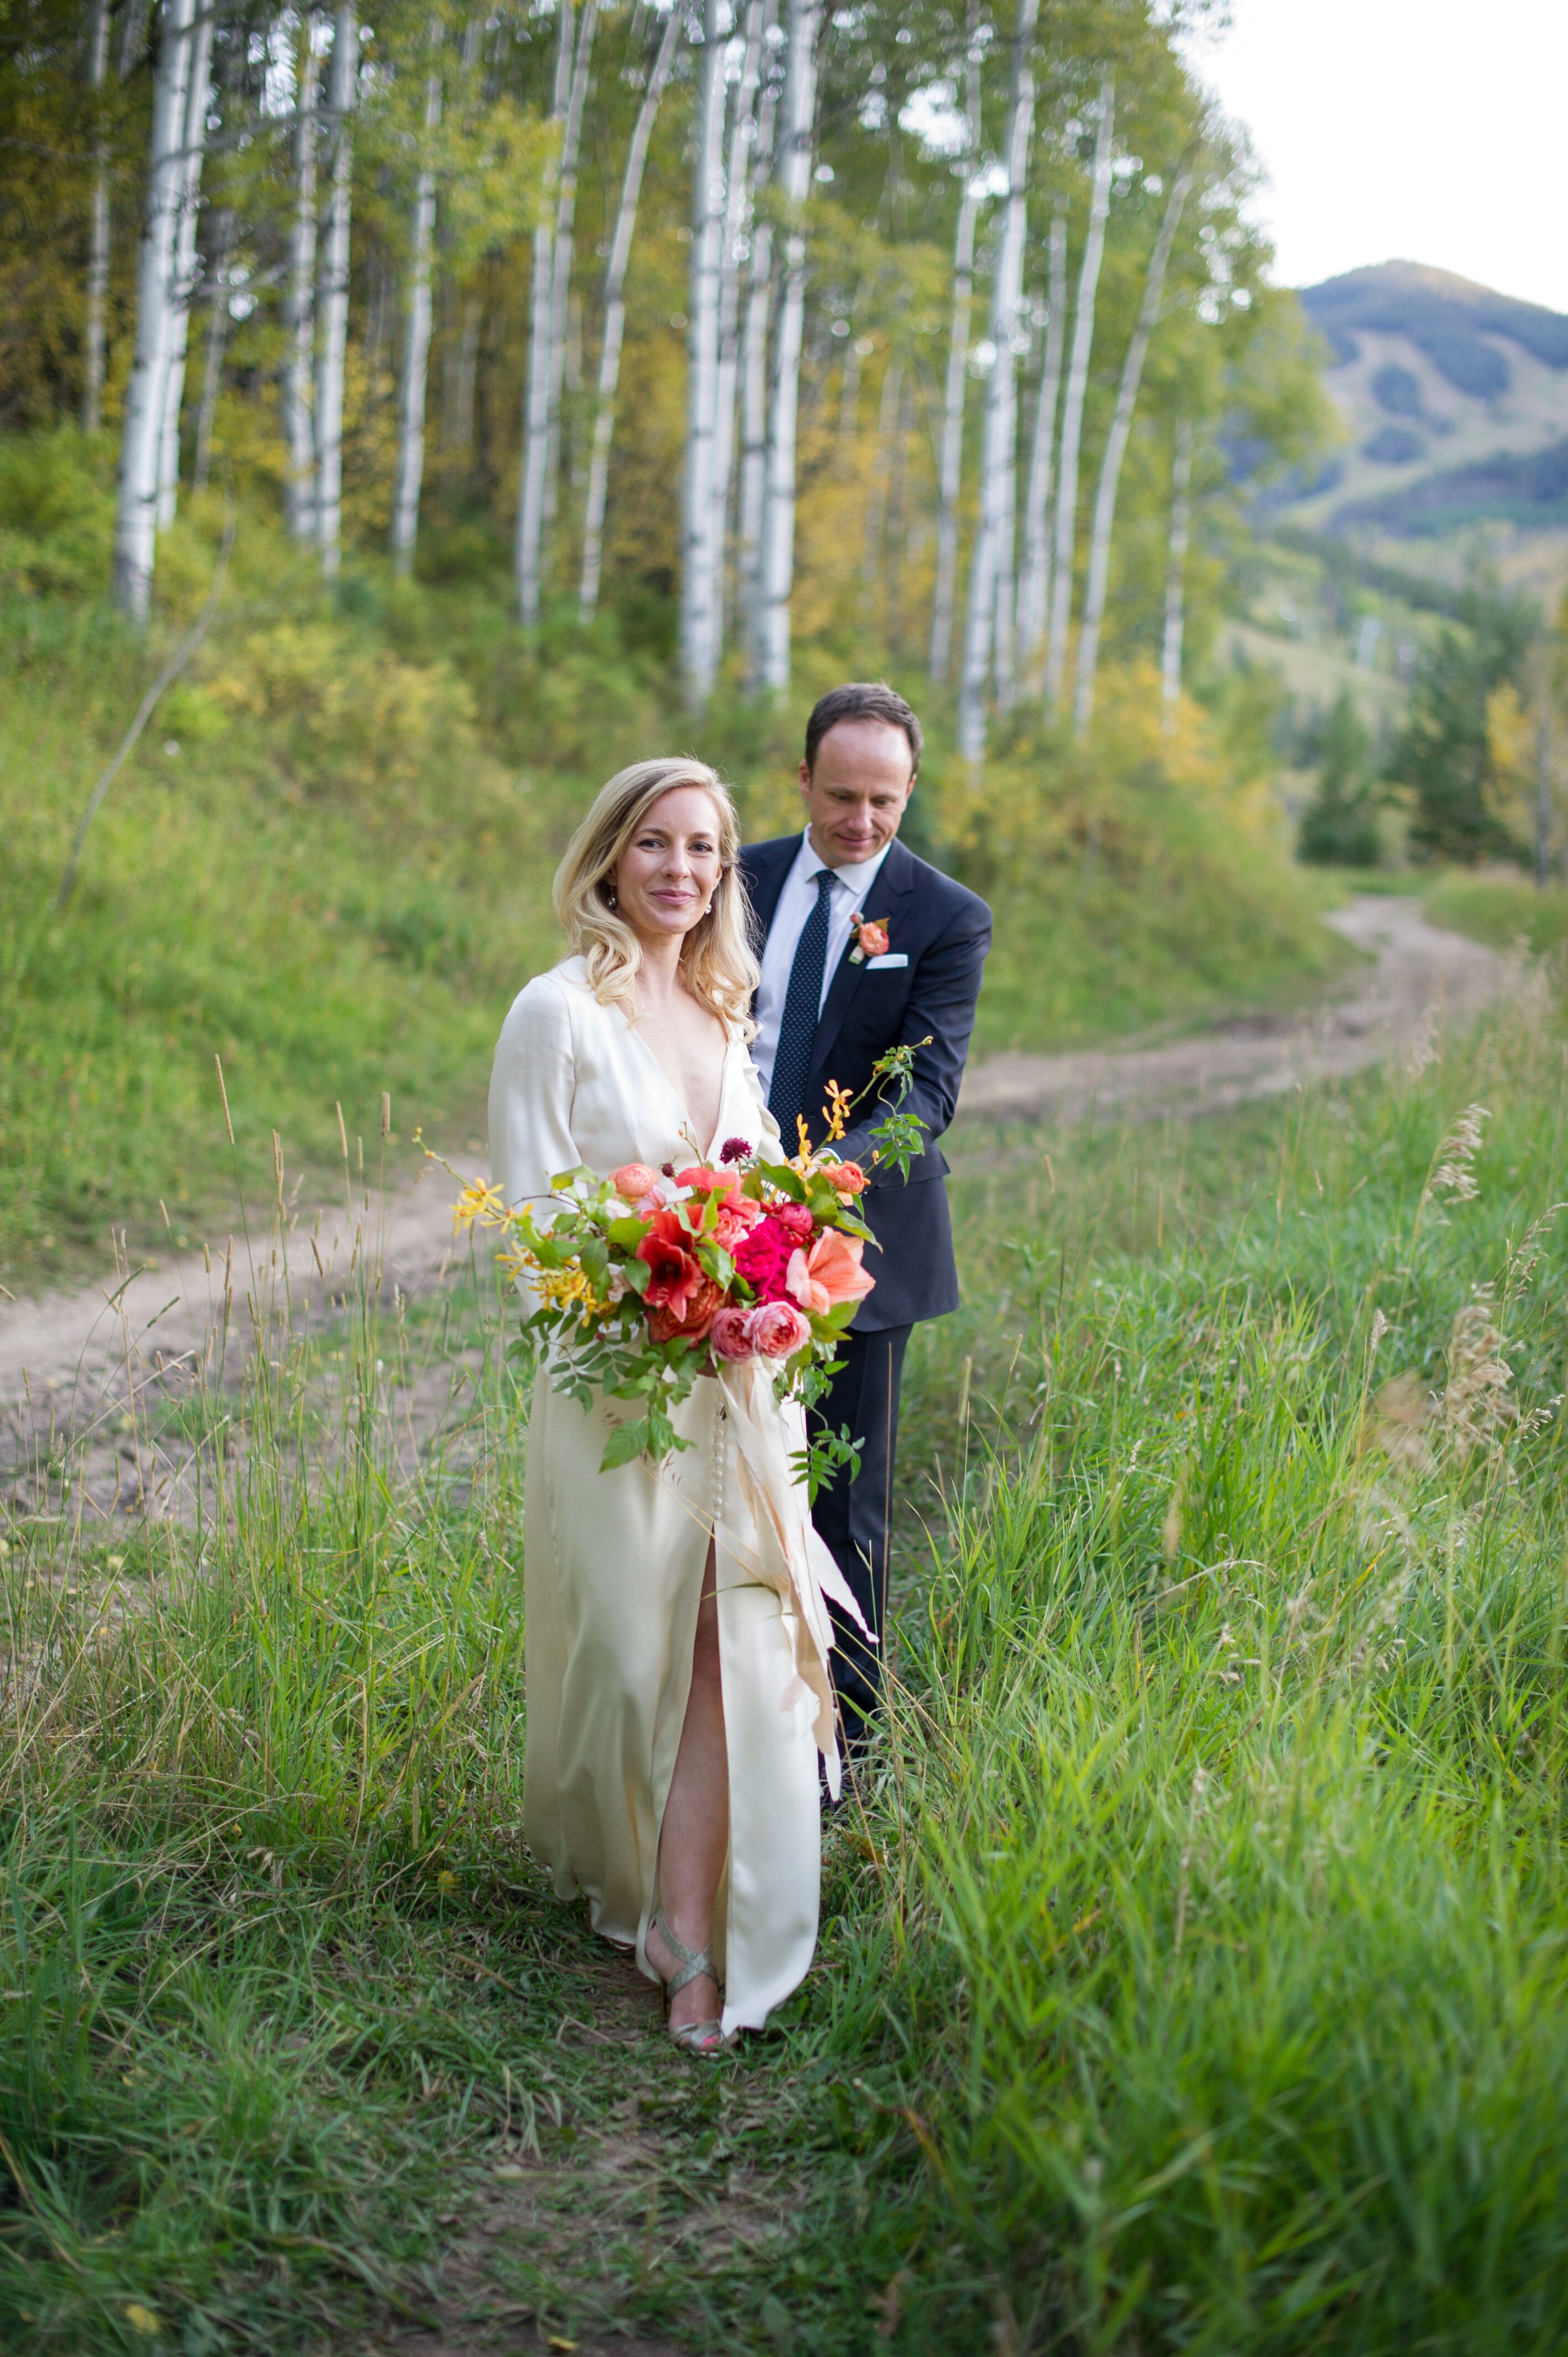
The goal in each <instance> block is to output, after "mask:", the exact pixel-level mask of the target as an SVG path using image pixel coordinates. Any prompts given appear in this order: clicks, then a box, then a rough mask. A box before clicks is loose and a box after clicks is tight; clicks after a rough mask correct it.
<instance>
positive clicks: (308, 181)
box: [283, 9, 321, 540]
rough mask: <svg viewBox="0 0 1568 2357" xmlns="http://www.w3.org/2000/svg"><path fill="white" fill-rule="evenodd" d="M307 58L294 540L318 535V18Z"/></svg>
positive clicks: (294, 292) (294, 348) (300, 174)
mask: <svg viewBox="0 0 1568 2357" xmlns="http://www.w3.org/2000/svg"><path fill="white" fill-rule="evenodd" d="M304 35H305V56H304V59H303V61H302V63H301V67H300V73H299V81H298V86H297V90H296V92H295V115H294V222H293V225H292V227H291V229H290V231H289V256H288V258H289V274H288V295H287V297H286V300H285V305H284V332H285V337H286V339H287V341H286V343H285V351H284V364H283V422H284V440H285V444H286V445H287V448H288V479H287V481H286V482H285V486H284V511H285V515H286V517H287V520H288V528H289V531H290V532H291V533H293V535H294V537H295V540H312V539H314V538H315V535H316V420H315V417H314V414H312V409H311V399H310V396H311V391H312V385H311V379H312V377H313V375H314V373H315V371H314V370H313V368H312V365H311V363H312V361H313V360H314V357H315V354H314V350H313V347H314V345H315V341H316V141H317V123H316V111H317V110H316V101H317V88H318V84H319V80H320V71H321V68H320V61H319V59H317V54H316V12H315V10H314V9H312V10H310V11H309V12H308V13H307V15H306V19H305V27H304Z"/></svg>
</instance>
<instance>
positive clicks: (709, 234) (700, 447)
mask: <svg viewBox="0 0 1568 2357" xmlns="http://www.w3.org/2000/svg"><path fill="white" fill-rule="evenodd" d="M723 24H724V6H723V0H706V5H705V6H704V9H703V78H702V86H701V91H700V93H699V96H698V102H697V155H696V161H695V163H694V165H693V172H692V262H691V273H690V287H689V291H688V294H687V297H686V464H685V471H684V474H683V477H682V500H681V508H682V513H681V677H682V684H683V686H684V688H685V692H686V701H687V703H688V704H689V705H692V706H693V707H694V708H700V707H701V706H702V705H704V704H705V703H706V702H707V700H708V697H709V696H710V695H711V694H713V687H714V672H715V670H716V667H717V662H718V600H719V562H718V559H719V553H720V550H721V548H722V545H723V544H722V541H721V540H720V539H719V537H718V534H717V533H716V532H715V529H714V527H715V524H716V523H717V522H719V520H720V511H719V509H718V508H717V506H716V504H715V501H714V444H715V441H716V438H717V433H718V379H719V291H720V282H721V279H722V275H723V269H724V232H725V185H724V124H725V42H724V33H723Z"/></svg>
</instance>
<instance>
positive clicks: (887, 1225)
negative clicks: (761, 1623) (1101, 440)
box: [741, 682, 991, 1751]
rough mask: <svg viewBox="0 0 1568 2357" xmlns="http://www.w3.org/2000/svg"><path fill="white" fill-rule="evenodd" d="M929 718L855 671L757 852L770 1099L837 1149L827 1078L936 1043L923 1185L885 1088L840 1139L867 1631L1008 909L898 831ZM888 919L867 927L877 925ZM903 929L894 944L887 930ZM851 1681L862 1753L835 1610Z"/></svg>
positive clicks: (760, 1049)
mask: <svg viewBox="0 0 1568 2357" xmlns="http://www.w3.org/2000/svg"><path fill="white" fill-rule="evenodd" d="M921 743H922V738H921V733H920V724H919V722H918V720H917V719H916V717H915V715H914V713H913V712H912V711H911V710H910V708H909V706H908V705H907V704H906V703H905V701H904V699H903V697H902V696H901V695H897V694H895V693H894V691H893V689H892V688H890V687H883V686H881V685H877V684H871V683H862V682H855V683H852V684H850V685H848V686H845V687H835V688H833V689H832V691H831V692H830V693H829V694H826V695H824V696H822V698H821V700H820V701H819V702H818V703H817V704H816V705H815V706H814V707H813V709H812V712H811V718H810V719H809V720H808V721H807V723H806V758H805V759H804V760H803V761H802V762H801V764H800V799H801V801H802V802H804V804H805V806H806V827H805V831H804V833H803V834H789V835H784V836H781V837H780V838H779V840H778V841H777V842H774V843H757V844H751V845H747V847H746V849H745V850H744V851H743V852H742V853H741V867H742V872H743V874H744V876H745V877H746V889H747V891H748V892H749V894H750V896H751V905H752V908H753V909H754V910H755V911H756V915H757V923H758V926H759V928H760V930H761V932H762V934H763V935H764V939H763V940H762V941H761V942H760V943H759V947H760V952H761V958H762V986H761V988H760V989H759V991H758V992H757V1006H756V1018H757V1026H758V1034H757V1040H756V1043H755V1045H754V1047H753V1049H752V1053H753V1055H754V1056H755V1057H756V1059H757V1068H758V1070H759V1071H760V1072H761V1074H762V1084H763V1087H764V1088H765V1089H766V1090H767V1092H768V1105H769V1108H770V1109H771V1111H772V1113H773V1114H774V1115H775V1117H776V1118H777V1120H778V1123H779V1129H780V1130H781V1131H782V1133H783V1136H784V1147H785V1151H786V1153H792V1152H793V1151H794V1148H795V1143H796V1130H795V1122H796V1116H797V1115H798V1114H803V1115H804V1116H805V1120H806V1125H807V1127H808V1129H809V1131H810V1132H811V1137H812V1140H813V1142H814V1143H816V1144H820V1143H821V1142H822V1135H823V1134H824V1132H825V1130H826V1127H827V1123H826V1119H825V1116H824V1114H823V1111H822V1106H823V1103H824V1100H825V1098H826V1094H827V1083H828V1082H829V1081H836V1082H838V1083H839V1084H840V1086H841V1087H842V1088H844V1089H847V1090H849V1091H850V1092H851V1093H852V1094H857V1093H858V1092H859V1091H861V1090H862V1089H864V1088H865V1086H866V1084H867V1082H869V1081H870V1079H871V1075H872V1067H873V1066H874V1065H875V1062H876V1060H877V1059H878V1057H880V1056H884V1055H886V1052H887V1050H888V1049H889V1048H893V1047H897V1046H898V1045H899V1044H900V1043H903V1042H918V1041H924V1040H928V1039H929V1042H930V1044H929V1047H927V1046H921V1047H920V1048H919V1049H918V1053H917V1055H916V1057H915V1069H914V1086H913V1088H912V1090H911V1091H910V1093H909V1095H908V1098H907V1099H906V1100H905V1109H906V1111H908V1112H911V1113H915V1114H918V1116H919V1118H920V1121H921V1123H922V1124H923V1146H924V1151H923V1152H922V1153H921V1154H920V1155H919V1156H918V1157H917V1158H916V1159H915V1160H914V1161H913V1162H911V1164H910V1166H909V1175H908V1179H907V1180H902V1179H899V1177H898V1174H897V1170H888V1171H886V1172H880V1171H876V1170H875V1169H874V1168H873V1164H872V1152H873V1149H872V1145H871V1138H870V1132H871V1130H872V1129H873V1128H874V1127H875V1125H876V1123H877V1122H878V1121H879V1120H880V1119H881V1118H882V1114H883V1112H884V1111H885V1110H886V1108H885V1107H879V1106H878V1105H877V1103H876V1101H875V1097H868V1098H867V1099H866V1101H865V1103H864V1104H862V1105H861V1106H860V1108H859V1109H858V1111H857V1112H856V1114H855V1115H854V1127H853V1128H852V1129H851V1130H850V1131H849V1133H848V1135H846V1136H845V1138H844V1140H843V1147H842V1151H843V1156H844V1158H845V1159H846V1160H854V1161H857V1162H859V1163H860V1164H861V1166H862V1168H864V1169H865V1170H866V1171H867V1172H869V1173H870V1174H871V1185H870V1187H869V1189H868V1190H867V1192H866V1194H865V1196H864V1197H863V1198H862V1203H861V1208H862V1211H864V1213H865V1220H866V1223H867V1225H868V1226H869V1227H870V1228H871V1230H872V1232H873V1233H874V1234H875V1237H876V1242H877V1244H878V1245H879V1246H880V1250H877V1249H875V1247H871V1246H868V1247H867V1255H866V1266H867V1268H868V1269H870V1270H872V1271H873V1272H874V1274H875V1278H876V1286H875V1291H874V1292H873V1293H872V1294H870V1295H869V1296H868V1297H867V1299H866V1300H865V1303H864V1304H863V1306H862V1308H861V1310H860V1312H859V1315H858V1316H857V1317H856V1318H855V1321H854V1326H853V1328H852V1329H851V1331H850V1333H849V1335H848V1337H847V1339H846V1340H845V1342H844V1344H843V1346H842V1348H841V1356H842V1357H843V1362H844V1363H843V1372H842V1373H840V1374H839V1375H837V1376H835V1378H834V1380H833V1383H832V1389H831V1390H830V1391H829V1392H828V1394H826V1396H825V1397H824V1398H823V1400H822V1404H821V1407H820V1409H819V1410H818V1411H817V1413H819V1414H820V1415H821V1416H822V1419H823V1421H824V1422H825V1423H826V1424H827V1425H828V1426H829V1427H830V1428H831V1429H832V1430H835V1431H836V1430H837V1429H838V1428H839V1427H840V1426H844V1425H847V1426H848V1427H849V1433H850V1437H851V1438H852V1439H854V1440H857V1441H858V1442H859V1444H860V1472H859V1475H858V1477H857V1478H856V1479H855V1480H854V1481H853V1482H851V1481H849V1480H847V1479H846V1477H845V1475H844V1474H843V1472H841V1473H840V1474H839V1477H838V1479H837V1480H835V1481H834V1482H832V1484H831V1486H829V1487H828V1488H825V1489H823V1490H822V1491H821V1492H820V1493H819V1495H818V1498H817V1502H816V1506H815V1508H814V1510H813V1516H812V1518H813V1520H814V1521H815V1523H816V1525H817V1529H818V1530H819V1531H820V1533H821V1534H822V1537H823V1539H824V1540H825V1541H826V1542H827V1544H828V1546H829V1548H830V1550H831V1551H832V1555H833V1558H834V1560H835V1561H836V1563H837V1564H838V1566H839V1568H840V1570H841V1571H842V1572H843V1575H844V1577H845V1578H846V1579H847V1581H848V1582H849V1585H850V1587H852V1588H853V1590H854V1594H855V1597H856V1598H857V1600H858V1602H859V1604H860V1608H861V1610H862V1612H863V1613H864V1614H865V1621H866V1626H867V1627H868V1628H869V1629H870V1630H872V1631H873V1632H874V1633H875V1635H876V1636H877V1637H880V1636H881V1634H882V1630H883V1625H884V1622H885V1620H886V1605H887V1555H888V1538H889V1525H890V1523H891V1520H892V1499H893V1455H894V1445H895V1442H896V1439H897V1430H898V1382H899V1377H900V1375H901V1373H902V1372H903V1365H904V1352H905V1349H906V1347H907V1346H908V1340H909V1333H910V1329H911V1328H912V1327H913V1326H914V1325H915V1323H916V1321H917V1320H918V1319H919V1318H940V1317H943V1316H945V1314H946V1313H947V1311H949V1310H950V1309H956V1308H958V1275H957V1271H956V1270H955V1268H954V1266H953V1252H952V1230H951V1226H950V1222H949V1218H948V1202H947V1189H946V1188H945V1187H944V1186H943V1184H942V1181H943V1179H944V1178H945V1177H946V1174H947V1167H948V1166H947V1164H946V1162H945V1161H944V1160H943V1159H942V1157H941V1155H940V1153H939V1152H938V1151H937V1140H938V1138H940V1136H941V1135H942V1133H943V1131H944V1130H945V1129H946V1128H947V1126H948V1125H949V1123H950V1121H951V1120H952V1117H953V1109H954V1107H955V1105H956V1104H957V1103H958V1089H959V1082H960V1081H961V1079H962V1077H963V1063H964V1058H965V1056H966V1054H967V1053H968V1050H969V1037H970V1033H971V1031H972V1029H973V1028H974V1006H975V1000H976V999H977V997H978V996H979V995H980V975H981V969H982V967H983V964H984V963H985V952H986V951H987V950H988V949H989V948H990V946H991V911H990V909H988V908H987V907H986V905H985V903H984V901H983V900H982V899H977V898H976V896H975V895H974V893H972V892H967V891H965V889H964V888H963V886H962V885H961V884H955V883H953V882H952V880H951V879H950V877H946V876H944V875H942V874H941V872H940V869H938V868H935V867H929V866H927V864H926V862H925V861H924V860H923V859H917V858H916V857H915V856H914V854H913V853H912V852H910V851H907V850H906V849H905V847H904V845H902V844H901V843H900V842H899V841H898V839H897V836H898V823H899V821H900V820H901V819H902V817H903V815H904V813H905V811H906V810H907V809H908V802H909V795H910V792H911V790H912V789H913V786H914V783H915V774H916V771H917V770H918V768H919V766H920V747H921ZM863 924H864V925H865V926H866V927H867V928H871V927H874V926H875V927H880V932H876V931H871V932H870V935H869V938H868V939H866V940H864V941H863V940H862V938H861V932H860V928H861V927H862V925H863ZM884 937H885V938H884ZM834 1620H835V1622H836V1623H837V1632H836V1635H837V1641H836V1646H835V1650H834V1652H833V1656H832V1660H833V1674H834V1683H835V1684H836V1686H837V1689H838V1695H839V1701H840V1705H841V1707H842V1709H843V1717H844V1731H845V1735H846V1737H847V1738H848V1741H849V1744H850V1748H851V1749H852V1751H853V1750H856V1749H860V1748H862V1746H863V1745H864V1743H865V1739H866V1738H867V1737H868V1735H869V1734H870V1732H871V1724H872V1721H873V1719H874V1717H875V1711H876V1707H877V1704H878V1701H879V1699H880V1690H881V1672H880V1666H879V1657H878V1655H877V1653H876V1652H875V1650H874V1649H872V1648H868V1647H867V1646H866V1644H865V1641H864V1639H863V1638H861V1636H860V1634H859V1632H858V1631H856V1630H854V1627H853V1626H852V1624H851V1623H850V1622H849V1621H848V1620H847V1618H841V1616H840V1615H839V1614H838V1613H837V1612H835V1614H834Z"/></svg>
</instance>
